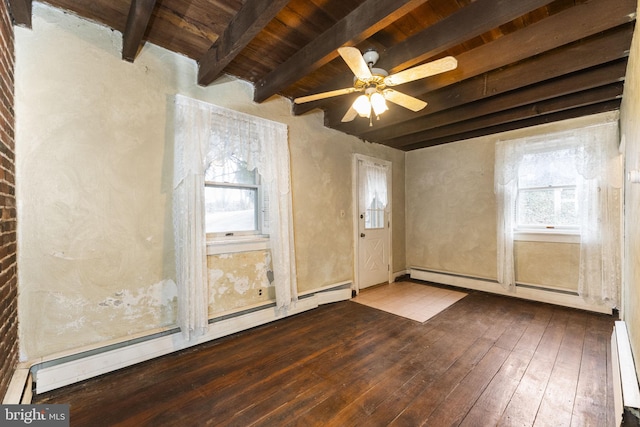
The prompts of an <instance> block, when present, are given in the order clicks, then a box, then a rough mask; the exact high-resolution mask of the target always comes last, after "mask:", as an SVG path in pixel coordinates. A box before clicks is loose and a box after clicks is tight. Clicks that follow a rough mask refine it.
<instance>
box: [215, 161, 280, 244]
mask: <svg viewBox="0 0 640 427" xmlns="http://www.w3.org/2000/svg"><path fill="white" fill-rule="evenodd" d="M252 172H253V173H254V174H255V184H243V183H231V182H219V181H206V180H205V182H204V186H205V189H206V188H207V187H209V188H226V189H238V190H253V191H255V208H254V221H255V224H256V228H255V229H254V230H234V231H224V232H206V238H207V242H214V243H215V242H222V243H225V242H229V241H232V242H236V241H241V240H261V239H265V238H268V237H269V235H268V233H265V229H266V228H267V227H266V225H265V192H264V188H263V185H262V177H261V176H260V174H259V173H258V170H257V169H254V170H253V171H252ZM205 194H206V193H205ZM205 203H206V196H205ZM205 216H206V214H205Z"/></svg>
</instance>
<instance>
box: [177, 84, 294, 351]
mask: <svg viewBox="0 0 640 427" xmlns="http://www.w3.org/2000/svg"><path fill="white" fill-rule="evenodd" d="M175 108H176V110H175V136H174V143H175V146H174V170H173V194H172V198H173V230H174V240H175V254H176V283H177V285H178V324H179V326H180V329H181V330H182V333H183V335H184V337H185V339H188V340H189V339H192V337H196V336H198V335H201V334H203V333H204V332H205V331H206V329H207V325H208V301H209V296H208V292H209V287H208V283H207V276H208V275H207V256H206V244H207V239H206V236H207V230H216V231H217V232H220V233H232V232H236V231H237V232H242V231H244V232H256V231H257V225H256V222H255V221H256V218H255V217H256V216H257V215H258V213H257V210H259V209H260V200H264V201H268V202H267V203H263V207H264V216H265V220H266V218H267V217H268V221H265V222H266V223H268V224H269V250H270V251H271V261H272V264H273V284H274V287H275V291H276V292H275V293H276V307H277V308H278V310H279V311H281V312H286V311H287V310H288V309H289V308H290V307H291V306H292V305H293V304H295V301H296V300H297V285H296V266H295V249H294V244H293V242H294V238H293V215H292V210H291V206H292V201H291V181H290V172H289V171H290V166H289V145H288V138H287V126H286V125H285V124H282V123H277V122H273V121H271V120H266V119H263V118H260V117H255V116H251V115H248V114H244V113H240V112H237V111H233V110H229V109H226V108H222V107H218V106H216V105H212V104H208V103H205V102H201V101H197V100H195V99H190V98H187V97H184V96H180V95H177V96H176V103H175ZM230 159H233V162H235V165H230V164H229V163H230V162H231V160H230ZM225 168H226V169H225ZM231 176H233V178H231ZM254 179H255V180H254ZM230 181H236V182H230ZM210 191H213V192H214V194H213V195H211V197H208V196H209V195H208V194H207V193H208V192H210ZM260 191H263V192H264V194H265V197H264V199H261V198H260V197H259V193H260ZM225 192H226V193H227V194H226V195H225V196H226V197H228V199H227V202H228V204H227V205H225V203H224V202H222V203H220V204H219V206H218V207H216V206H215V204H214V206H213V208H212V209H209V208H210V206H207V203H208V201H209V200H210V199H215V198H217V197H219V198H220V200H222V198H223V195H222V194H221V193H225ZM220 205H221V206H222V207H220ZM241 212H249V214H248V215H246V217H245V219H240V217H242V215H241V214H240V213H241ZM251 212H253V214H252V213H251ZM221 214H224V215H234V214H235V215H236V218H235V219H234V221H231V225H228V224H224V221H223V220H222V216H221ZM207 222H211V224H210V225H208V224H207ZM225 228H228V229H233V230H232V231H227V232H225V231H223V230H224V229H225ZM239 228H240V229H242V228H244V230H238V229H239ZM249 229H251V230H249ZM262 231H263V232H264V229H263V230H262Z"/></svg>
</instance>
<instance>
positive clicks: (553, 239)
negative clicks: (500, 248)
mask: <svg viewBox="0 0 640 427" xmlns="http://www.w3.org/2000/svg"><path fill="white" fill-rule="evenodd" d="M513 240H516V241H519V242H550V243H580V232H578V231H569V230H562V231H559V230H526V231H515V232H514V234H513Z"/></svg>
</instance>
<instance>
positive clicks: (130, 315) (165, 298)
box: [98, 280, 178, 326]
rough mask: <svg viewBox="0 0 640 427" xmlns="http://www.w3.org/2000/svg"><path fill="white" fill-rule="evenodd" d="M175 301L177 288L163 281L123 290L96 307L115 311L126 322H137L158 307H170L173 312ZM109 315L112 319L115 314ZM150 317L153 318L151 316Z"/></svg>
mask: <svg viewBox="0 0 640 427" xmlns="http://www.w3.org/2000/svg"><path fill="white" fill-rule="evenodd" d="M177 300H178V288H177V286H176V284H175V283H174V281H173V280H163V281H161V282H158V283H156V284H153V285H151V286H148V287H146V288H138V289H135V290H129V289H123V290H121V291H118V292H115V293H114V294H113V296H109V297H107V298H105V299H104V300H102V301H101V302H99V303H98V305H99V306H100V307H105V308H112V309H116V310H117V315H118V316H123V317H124V318H125V319H127V320H139V319H141V318H145V317H148V316H149V314H150V310H149V309H150V308H154V307H159V308H161V309H163V310H166V309H167V308H169V307H171V308H170V311H174V310H173V307H174V306H175V304H176V303H177ZM151 313H152V312H151ZM109 315H110V317H111V318H114V317H115V316H116V313H110V314H109ZM152 317H155V316H153V315H152ZM161 317H164V316H161ZM157 320H160V319H157ZM156 326H157V325H156Z"/></svg>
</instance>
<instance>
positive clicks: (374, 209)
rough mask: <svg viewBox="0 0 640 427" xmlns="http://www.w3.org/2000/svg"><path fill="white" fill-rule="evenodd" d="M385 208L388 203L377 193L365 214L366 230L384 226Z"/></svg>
mask: <svg viewBox="0 0 640 427" xmlns="http://www.w3.org/2000/svg"><path fill="white" fill-rule="evenodd" d="M385 208H386V205H385V204H383V203H382V201H381V200H380V198H379V197H378V195H377V194H376V195H375V196H374V198H373V200H371V203H370V204H369V206H367V209H366V211H365V214H364V228H365V229H366V230H372V229H379V228H384V214H385Z"/></svg>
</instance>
